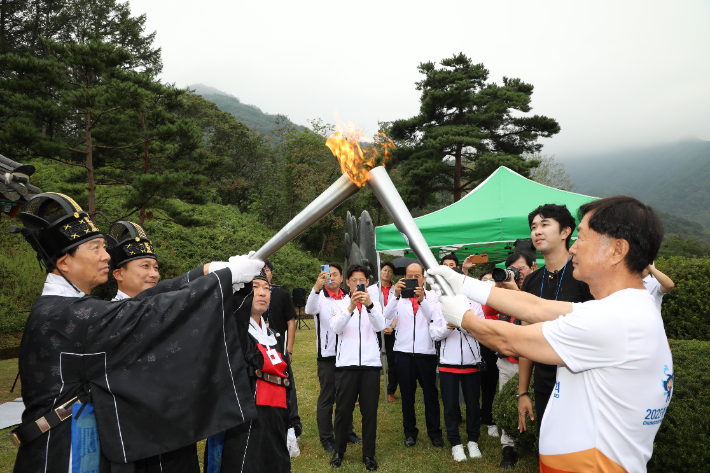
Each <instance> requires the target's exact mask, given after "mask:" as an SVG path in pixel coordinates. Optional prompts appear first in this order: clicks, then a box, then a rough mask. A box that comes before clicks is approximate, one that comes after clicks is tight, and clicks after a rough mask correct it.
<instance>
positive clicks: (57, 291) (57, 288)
mask: <svg viewBox="0 0 710 473" xmlns="http://www.w3.org/2000/svg"><path fill="white" fill-rule="evenodd" d="M42 295H43V296H61V297H77V298H81V297H84V296H85V295H86V294H84V293H83V292H81V291H79V292H77V290H76V289H74V288H73V287H71V285H70V284H69V283H68V282H67V281H66V279H64V278H63V277H61V276H60V275H58V274H54V273H49V274H48V275H47V279H45V280H44V288H42Z"/></svg>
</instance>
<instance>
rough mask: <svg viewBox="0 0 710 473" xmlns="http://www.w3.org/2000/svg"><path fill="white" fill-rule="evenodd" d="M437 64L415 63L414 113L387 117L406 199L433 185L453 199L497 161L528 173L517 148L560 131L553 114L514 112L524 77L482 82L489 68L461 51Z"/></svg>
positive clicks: (521, 103)
mask: <svg viewBox="0 0 710 473" xmlns="http://www.w3.org/2000/svg"><path fill="white" fill-rule="evenodd" d="M441 66H442V67H439V68H437V67H436V64H435V63H433V62H426V63H422V64H420V65H419V72H420V73H421V74H423V75H424V76H425V77H424V79H422V80H421V81H419V82H417V83H416V85H417V90H421V91H422V95H421V107H420V109H419V115H417V116H415V117H413V118H410V119H407V120H397V121H395V122H393V123H392V136H391V137H392V138H393V139H394V140H395V143H397V145H398V149H397V152H396V154H395V158H396V160H397V164H398V167H399V170H400V172H401V175H402V176H403V185H402V187H401V188H400V191H401V192H402V194H403V198H404V199H405V201H406V202H407V203H408V204H410V205H413V206H421V205H424V204H426V203H427V202H430V201H431V199H432V198H433V196H434V195H435V193H436V192H440V191H446V192H450V193H451V194H453V198H454V202H456V201H458V200H459V199H461V197H462V196H463V195H464V193H465V192H467V191H469V190H470V189H472V188H473V187H475V186H476V185H478V184H479V183H480V182H482V181H483V180H484V179H485V178H486V177H488V176H489V175H490V174H491V173H492V172H493V171H495V170H496V169H497V168H498V167H499V166H507V167H509V168H511V169H513V170H514V171H517V172H519V173H521V174H523V175H527V172H528V170H529V169H531V168H533V167H535V166H536V165H537V164H538V162H537V161H534V160H532V161H526V160H525V159H524V158H523V157H522V154H523V153H535V152H539V151H540V150H541V149H542V145H541V144H540V143H537V139H538V138H539V137H550V136H553V135H554V134H556V133H558V132H559V131H560V127H559V125H558V124H557V121H555V120H554V119H552V118H548V117H545V116H540V115H534V116H520V114H519V113H516V112H529V111H530V110H531V107H530V100H531V95H532V92H533V86H532V85H531V84H526V83H524V82H523V81H521V80H520V79H511V78H507V77H504V78H503V84H502V85H498V84H496V83H494V82H487V80H488V74H489V72H488V70H487V69H485V68H484V67H483V64H473V62H472V61H471V59H469V58H468V57H467V56H466V55H464V54H463V53H461V54H458V55H454V56H453V57H451V58H447V59H444V60H443V61H441Z"/></svg>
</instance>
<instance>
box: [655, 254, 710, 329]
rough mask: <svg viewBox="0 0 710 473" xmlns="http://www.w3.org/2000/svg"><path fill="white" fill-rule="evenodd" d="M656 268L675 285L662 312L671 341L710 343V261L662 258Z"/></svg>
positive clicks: (664, 303)
mask: <svg viewBox="0 0 710 473" xmlns="http://www.w3.org/2000/svg"><path fill="white" fill-rule="evenodd" d="M656 266H657V267H658V269H660V270H661V271H663V272H664V273H665V274H667V275H668V277H670V278H671V279H672V280H673V282H675V289H674V290H673V291H672V292H671V293H670V294H667V295H666V296H664V297H663V304H662V309H661V314H662V315H663V323H664V325H665V327H666V335H667V336H668V338H672V339H674V340H704V341H710V258H683V257H680V256H676V257H672V258H659V259H658V261H656Z"/></svg>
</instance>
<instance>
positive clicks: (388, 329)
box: [385, 325, 394, 335]
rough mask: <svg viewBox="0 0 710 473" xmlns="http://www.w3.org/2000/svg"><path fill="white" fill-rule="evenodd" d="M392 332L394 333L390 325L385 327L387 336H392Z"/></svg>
mask: <svg viewBox="0 0 710 473" xmlns="http://www.w3.org/2000/svg"><path fill="white" fill-rule="evenodd" d="M392 332H394V329H392V327H390V326H389V325H388V326H387V327H385V335H392Z"/></svg>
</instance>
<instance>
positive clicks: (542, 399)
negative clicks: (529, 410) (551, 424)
mask: <svg viewBox="0 0 710 473" xmlns="http://www.w3.org/2000/svg"><path fill="white" fill-rule="evenodd" d="M551 395H552V393H544V392H542V391H538V390H535V416H536V417H537V425H538V427H541V426H542V417H543V416H544V415H545V409H546V408H547V403H548V402H550V396H551Z"/></svg>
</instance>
